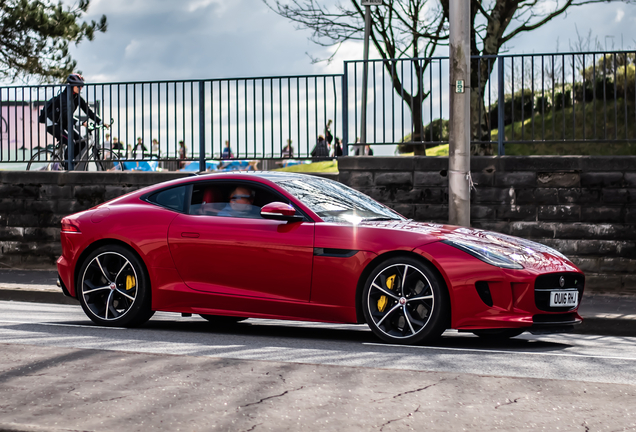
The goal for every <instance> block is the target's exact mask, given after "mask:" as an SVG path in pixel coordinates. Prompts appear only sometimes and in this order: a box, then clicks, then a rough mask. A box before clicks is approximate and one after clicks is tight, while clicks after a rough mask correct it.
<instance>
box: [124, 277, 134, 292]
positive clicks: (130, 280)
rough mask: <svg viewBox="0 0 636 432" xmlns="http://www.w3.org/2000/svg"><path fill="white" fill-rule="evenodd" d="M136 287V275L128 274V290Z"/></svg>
mask: <svg viewBox="0 0 636 432" xmlns="http://www.w3.org/2000/svg"><path fill="white" fill-rule="evenodd" d="M134 287H135V276H133V275H128V276H126V291H129V290H131V289H133V288H134Z"/></svg>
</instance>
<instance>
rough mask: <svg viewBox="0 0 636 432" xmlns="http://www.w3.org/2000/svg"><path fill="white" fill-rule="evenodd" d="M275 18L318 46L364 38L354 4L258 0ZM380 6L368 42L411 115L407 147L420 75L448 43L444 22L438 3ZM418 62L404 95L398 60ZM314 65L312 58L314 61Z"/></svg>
mask: <svg viewBox="0 0 636 432" xmlns="http://www.w3.org/2000/svg"><path fill="white" fill-rule="evenodd" d="M263 1H264V2H265V3H266V4H267V5H268V6H269V7H270V8H271V9H272V10H274V11H275V12H276V13H277V14H279V15H281V16H283V17H285V18H288V19H290V20H292V21H293V22H295V23H296V24H298V27H299V28H303V29H310V30H312V32H313V33H312V36H311V40H312V41H313V42H315V43H316V44H318V45H321V46H334V45H340V44H342V43H343V42H346V41H351V40H363V38H364V8H363V7H362V6H360V4H359V1H357V0H351V1H350V2H347V3H345V4H343V3H337V4H335V5H332V6H326V5H325V4H324V3H326V2H321V1H320V0H291V1H289V2H285V1H281V0H275V1H274V2H273V3H272V2H271V0H263ZM383 3H384V4H383V6H380V7H375V8H372V29H371V42H372V43H373V45H374V46H375V48H376V50H377V51H378V53H379V54H380V56H381V57H382V59H383V60H384V62H383V63H384V67H385V68H386V71H387V72H388V74H389V76H390V77H391V82H392V85H393V88H394V89H395V91H396V92H397V94H398V95H400V97H402V99H403V100H404V102H405V103H406V105H407V106H408V107H409V108H410V109H411V111H412V113H411V114H412V119H413V125H412V126H413V134H412V135H411V142H421V141H422V140H423V138H424V136H423V131H424V124H423V116H422V103H423V102H424V100H425V99H426V98H427V97H428V94H429V92H425V91H424V83H423V77H424V71H425V70H426V68H427V67H428V65H429V63H430V57H432V56H433V53H434V52H435V50H436V49H437V47H438V45H439V44H440V43H445V42H446V41H447V40H448V28H447V22H448V20H447V18H446V16H444V14H445V12H444V10H443V8H442V7H441V5H440V4H439V3H436V2H434V1H430V0H384V1H383ZM417 57H423V58H424V60H421V61H413V62H411V67H412V68H413V72H414V73H413V79H414V81H415V83H414V84H415V85H414V86H413V87H411V88H412V90H411V91H410V92H409V91H408V90H407V88H406V87H407V86H405V85H404V83H403V82H402V81H401V77H400V74H399V73H398V71H400V69H399V68H398V67H397V64H398V61H395V60H396V59H400V58H417ZM314 61H316V59H314ZM424 150H425V147H424V146H422V145H415V146H413V148H412V149H410V150H409V151H415V152H416V154H424Z"/></svg>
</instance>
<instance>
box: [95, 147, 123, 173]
mask: <svg viewBox="0 0 636 432" xmlns="http://www.w3.org/2000/svg"><path fill="white" fill-rule="evenodd" d="M95 164H96V165H97V170H98V171H123V170H124V164H123V163H122V162H121V160H119V156H118V155H117V153H116V152H114V151H112V150H111V149H102V148H100V149H98V150H97V152H96V161H95Z"/></svg>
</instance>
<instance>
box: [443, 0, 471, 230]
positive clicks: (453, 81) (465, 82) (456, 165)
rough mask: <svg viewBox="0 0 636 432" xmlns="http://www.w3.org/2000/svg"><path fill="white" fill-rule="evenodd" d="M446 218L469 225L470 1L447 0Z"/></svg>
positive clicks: (459, 223)
mask: <svg viewBox="0 0 636 432" xmlns="http://www.w3.org/2000/svg"><path fill="white" fill-rule="evenodd" d="M449 21H450V131H449V132H450V136H449V146H448V221H449V222H450V223H451V224H452V225H461V226H466V227H468V226H470V186H471V184H472V181H471V177H470V36H469V35H470V2H469V1H464V0H450V9H449Z"/></svg>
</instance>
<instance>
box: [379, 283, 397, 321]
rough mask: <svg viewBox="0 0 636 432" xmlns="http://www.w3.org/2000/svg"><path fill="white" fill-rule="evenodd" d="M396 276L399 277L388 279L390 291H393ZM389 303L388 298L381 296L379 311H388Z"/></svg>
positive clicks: (387, 284)
mask: <svg viewBox="0 0 636 432" xmlns="http://www.w3.org/2000/svg"><path fill="white" fill-rule="evenodd" d="M395 276H397V275H391V276H389V277H388V278H386V287H387V288H388V289H390V290H392V289H393V285H394V284H395ZM388 303H389V299H388V297H387V296H385V295H383V296H380V298H379V299H378V311H380V312H384V309H386V305H387V304H388Z"/></svg>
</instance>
